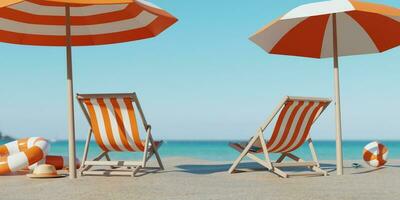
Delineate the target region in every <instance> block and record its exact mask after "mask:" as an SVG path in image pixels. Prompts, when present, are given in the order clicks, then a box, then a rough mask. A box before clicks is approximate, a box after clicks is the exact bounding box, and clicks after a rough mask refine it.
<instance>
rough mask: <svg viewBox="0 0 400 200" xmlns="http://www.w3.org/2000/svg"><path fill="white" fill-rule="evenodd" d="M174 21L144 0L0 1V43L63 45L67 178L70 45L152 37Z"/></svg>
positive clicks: (71, 135)
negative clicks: (65, 61)
mask: <svg viewBox="0 0 400 200" xmlns="http://www.w3.org/2000/svg"><path fill="white" fill-rule="evenodd" d="M176 21H177V19H176V18H175V17H174V16H172V15H171V14H169V13H167V12H166V11H164V10H163V9H161V8H159V7H157V6H155V5H153V4H151V3H148V2H146V1H144V0H1V1H0V27H1V29H0V42H6V43H12V44H25V45H38V46H65V47H66V50H67V51H66V52H67V91H68V92H67V100H68V136H69V137H68V140H69V165H70V167H69V169H70V177H71V178H76V169H75V167H74V166H75V155H76V153H75V124H74V104H73V81H72V80H73V79H72V54H71V46H88V45H103V44H113V43H120V42H128V41H134V40H140V39H145V38H151V37H155V36H157V35H158V34H160V33H161V32H163V31H164V30H165V29H167V28H168V27H170V26H171V25H172V24H174V23H175V22H176Z"/></svg>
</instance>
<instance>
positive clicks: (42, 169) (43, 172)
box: [27, 164, 65, 178]
mask: <svg viewBox="0 0 400 200" xmlns="http://www.w3.org/2000/svg"><path fill="white" fill-rule="evenodd" d="M27 176H28V177H29V178H59V177H64V176H65V174H58V173H57V170H56V168H55V167H54V166H53V165H48V164H42V165H39V166H37V167H36V168H35V169H34V170H33V173H32V174H27Z"/></svg>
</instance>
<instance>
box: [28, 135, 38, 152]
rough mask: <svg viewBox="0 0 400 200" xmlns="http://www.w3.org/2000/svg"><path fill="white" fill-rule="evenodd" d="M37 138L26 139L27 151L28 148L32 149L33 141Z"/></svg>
mask: <svg viewBox="0 0 400 200" xmlns="http://www.w3.org/2000/svg"><path fill="white" fill-rule="evenodd" d="M38 138H39V137H30V138H28V141H27V148H28V149H29V148H31V147H33V145H34V143H35V141H36V140H37V139H38Z"/></svg>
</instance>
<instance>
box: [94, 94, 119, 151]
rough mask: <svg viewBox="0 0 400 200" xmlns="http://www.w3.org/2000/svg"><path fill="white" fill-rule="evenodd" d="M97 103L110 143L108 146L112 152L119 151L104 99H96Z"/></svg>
mask: <svg viewBox="0 0 400 200" xmlns="http://www.w3.org/2000/svg"><path fill="white" fill-rule="evenodd" d="M97 102H98V103H99V106H100V109H101V114H102V115H103V122H104V127H105V130H106V134H107V138H108V141H109V142H110V144H111V146H112V147H113V148H114V150H116V151H121V149H120V148H119V146H118V144H117V143H116V142H115V138H114V133H113V131H112V128H111V122H110V116H109V114H108V109H107V106H106V104H105V103H104V99H103V98H97Z"/></svg>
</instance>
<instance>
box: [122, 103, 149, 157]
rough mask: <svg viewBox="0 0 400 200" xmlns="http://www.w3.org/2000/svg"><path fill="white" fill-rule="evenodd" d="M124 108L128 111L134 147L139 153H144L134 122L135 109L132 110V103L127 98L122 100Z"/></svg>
mask: <svg viewBox="0 0 400 200" xmlns="http://www.w3.org/2000/svg"><path fill="white" fill-rule="evenodd" d="M124 102H125V106H126V108H127V109H128V115H129V121H130V124H131V131H132V136H133V139H134V141H135V144H136V146H137V147H138V148H139V150H140V151H144V146H143V143H142V141H141V140H140V136H139V129H138V125H137V122H136V117H135V109H134V108H133V105H132V101H131V99H130V98H129V97H127V98H124Z"/></svg>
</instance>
